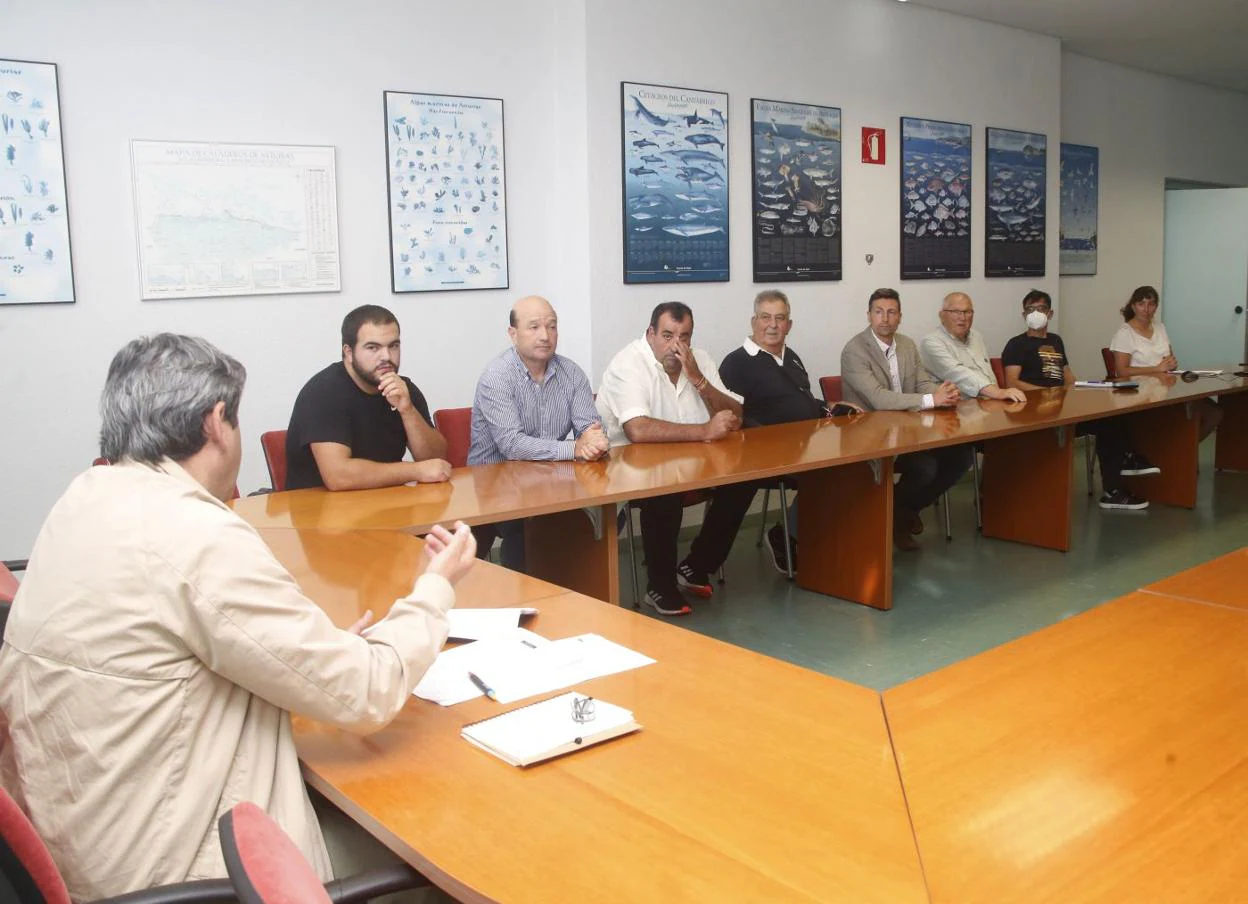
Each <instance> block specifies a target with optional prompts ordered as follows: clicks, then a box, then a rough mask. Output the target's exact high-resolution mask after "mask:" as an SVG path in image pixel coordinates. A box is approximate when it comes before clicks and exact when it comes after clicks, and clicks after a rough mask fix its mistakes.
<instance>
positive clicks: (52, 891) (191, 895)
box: [0, 788, 237, 904]
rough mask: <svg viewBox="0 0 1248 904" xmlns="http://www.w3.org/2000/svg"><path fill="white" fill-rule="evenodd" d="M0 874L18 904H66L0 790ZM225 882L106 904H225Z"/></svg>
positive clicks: (51, 867)
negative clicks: (11, 890)
mask: <svg viewBox="0 0 1248 904" xmlns="http://www.w3.org/2000/svg"><path fill="white" fill-rule="evenodd" d="M0 875H2V876H3V877H4V881H6V882H8V884H9V885H10V886H11V887H12V889H13V892H14V895H15V897H14V898H12V899H10V898H8V897H7V896H6V897H5V898H4V900H16V901H18V902H21V904H70V899H69V891H68V889H66V887H65V880H64V879H62V878H61V872H60V870H58V869H57V868H56V864H55V863H53V862H52V855H51V854H49V853H48V849H47V847H46V846H45V845H44V843H43V840H42V839H41V838H40V837H39V834H38V833H37V832H36V831H35V827H34V826H33V825H32V824H31V822H30V820H29V819H27V818H26V814H25V813H23V812H22V808H21V807H19V806H18V805H17V802H16V801H14V800H13V798H11V797H9V794H8V792H7V791H5V790H4V789H3V788H0ZM236 900H237V897H236V893H235V891H234V888H233V886H232V885H231V884H230V882H229V880H228V879H208V880H203V881H199V882H183V883H181V884H178V885H166V886H163V887H161V888H149V889H145V890H143V891H137V892H131V893H129V894H125V895H120V896H118V897H115V898H110V899H109V904H175V902H176V904H228V902H231V901H236Z"/></svg>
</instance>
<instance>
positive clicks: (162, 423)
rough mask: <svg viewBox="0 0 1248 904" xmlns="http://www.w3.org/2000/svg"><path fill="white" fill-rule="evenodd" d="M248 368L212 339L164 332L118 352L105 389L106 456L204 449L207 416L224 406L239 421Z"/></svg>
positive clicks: (152, 459)
mask: <svg viewBox="0 0 1248 904" xmlns="http://www.w3.org/2000/svg"><path fill="white" fill-rule="evenodd" d="M246 382H247V371H246V369H245V368H244V367H243V365H241V364H239V363H238V361H236V360H234V359H233V358H231V357H230V356H229V355H227V354H225V353H224V352H221V351H220V350H219V349H217V347H216V346H214V345H213V344H212V343H210V342H208V341H206V340H204V339H199V338H197V337H194V336H178V335H175V334H173V333H158V334H157V335H155V336H143V337H141V338H138V339H135V340H133V341H131V342H129V343H128V344H127V345H126V346H125V348H123V349H122V350H121V351H119V352H118V353H117V354H116V355H115V356H113V363H112V364H110V365H109V366H108V377H107V378H106V379H105V381H104V392H103V393H101V394H100V418H101V420H102V424H101V426H100V454H101V455H103V456H104V457H105V458H107V459H108V460H109V461H114V462H116V461H121V460H122V459H127V458H128V459H132V460H134V461H141V462H147V463H149V464H155V463H156V462H158V461H160V460H161V459H162V458H172V459H173V460H174V461H184V460H185V459H187V458H190V457H191V456H192V455H194V454H195V453H196V452H198V451H199V450H200V449H202V448H203V447H204V443H205V441H206V439H205V437H204V415H206V414H207V413H208V412H210V411H211V410H212V409H213V407H214V406H215V405H216V404H217V402H224V403H225V419H226V420H227V421H228V422H229V423H230V424H232V425H234V426H238V404H239V402H240V401H241V399H242V397H243V384H244V383H246Z"/></svg>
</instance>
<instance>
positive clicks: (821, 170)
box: [750, 98, 841, 282]
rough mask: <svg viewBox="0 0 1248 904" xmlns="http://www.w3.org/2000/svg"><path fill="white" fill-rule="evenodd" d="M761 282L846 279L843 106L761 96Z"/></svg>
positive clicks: (755, 130)
mask: <svg viewBox="0 0 1248 904" xmlns="http://www.w3.org/2000/svg"><path fill="white" fill-rule="evenodd" d="M750 111H751V128H750V135H751V140H752V143H753V148H752V151H753V163H752V165H753V170H754V178H753V180H752V181H753V185H754V195H753V202H754V203H753V215H754V226H753V229H752V230H751V235H752V237H753V244H754V282H797V281H804V280H809V281H818V280H834V279H840V278H841V111H840V109H839V108H837V107H815V106H811V105H810V104H795V103H785V102H784V101H776V100H760V99H758V98H754V99H753V100H752V101H751V102H750Z"/></svg>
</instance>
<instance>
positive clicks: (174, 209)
mask: <svg viewBox="0 0 1248 904" xmlns="http://www.w3.org/2000/svg"><path fill="white" fill-rule="evenodd" d="M130 161H131V168H132V171H133V178H134V213H135V222H136V225H137V227H138V244H139V284H140V290H141V295H142V298H143V299H144V300H150V299H168V298H222V297H227V296H233V295H282V294H292V293H305V292H337V291H338V290H339V288H340V285H341V277H340V275H339V269H338V200H337V197H338V195H337V187H336V180H335V174H334V149H333V148H332V147H302V146H295V145H275V144H274V145H271V144H207V143H201V142H185V141H138V140H135V141H131V142H130Z"/></svg>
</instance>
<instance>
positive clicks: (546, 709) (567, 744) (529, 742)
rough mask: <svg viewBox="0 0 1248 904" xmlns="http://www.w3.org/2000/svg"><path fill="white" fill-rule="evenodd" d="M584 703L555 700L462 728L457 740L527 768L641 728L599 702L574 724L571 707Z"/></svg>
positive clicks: (575, 698)
mask: <svg viewBox="0 0 1248 904" xmlns="http://www.w3.org/2000/svg"><path fill="white" fill-rule="evenodd" d="M589 700H590V698H587V697H586V696H585V695H584V694H578V693H576V692H575V691H574V692H572V693H570V694H560V695H559V696H558V697H551V698H550V699H549V700H542V701H541V702H540V703H533V704H530V705H529V706H522V707H520V708H519V709H514V710H512V711H511V712H509V713H503V714H502V715H501V716H494V717H493V718H491V719H485V720H484V721H482V722H473V723H472V724H471V725H465V726H464V728H463V731H462V732H461V734H462V735H463V736H464V737H465V738H466V739H468V741H469V742H471V743H473V744H475V745H476V746H478V747H480V748H481V749H482V750H485V751H487V752H489V753H492V754H494V755H495V756H496V757H498V758H499V759H501V760H505V761H506V762H508V763H511V765H513V766H528V765H530V764H532V763H539V762H541V761H542V760H548V759H550V758H551V757H556V756H561V755H563V754H565V753H573V752H574V751H577V750H582V749H584V748H586V747H589V746H592V745H594V744H600V743H602V742H603V741H608V740H610V739H611V738H618V737H619V736H620V735H624V734H628V733H630V732H634V731H637V729H639V728H641V726H640V725H638V724H637V722H636V721H635V720H634V719H633V714H632V713H631V712H629V711H628V710H626V709H624V708H623V707H620V706H615V705H614V704H611V703H607V702H605V701H603V700H592V718H590V719H589V720H588V721H583V722H578V721H577V720H576V719H575V718H574V717H573V712H574V708H575V703H578V702H579V703H582V704H584V703H585V702H586V701H589Z"/></svg>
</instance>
